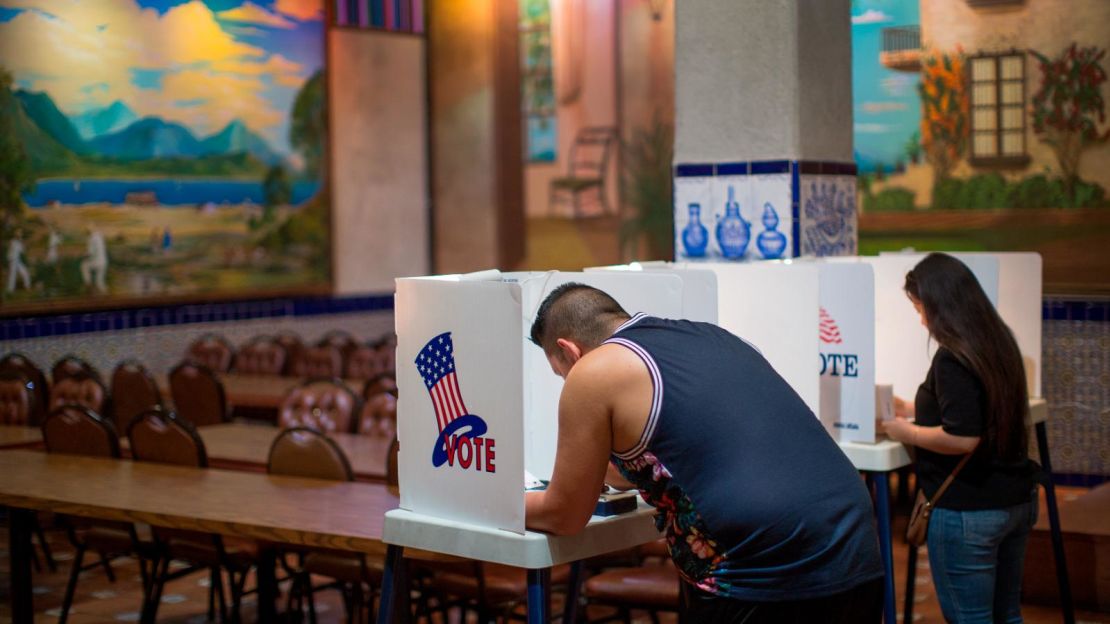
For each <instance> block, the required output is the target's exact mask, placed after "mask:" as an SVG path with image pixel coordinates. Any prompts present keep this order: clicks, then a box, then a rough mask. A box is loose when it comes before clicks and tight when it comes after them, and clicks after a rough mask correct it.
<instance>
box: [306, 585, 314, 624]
mask: <svg viewBox="0 0 1110 624" xmlns="http://www.w3.org/2000/svg"><path fill="white" fill-rule="evenodd" d="M304 591H305V597H306V598H307V599H308V622H309V624H316V592H315V591H313V589H312V575H311V574H309V573H308V572H305V573H304Z"/></svg>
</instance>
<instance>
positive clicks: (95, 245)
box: [81, 226, 108, 292]
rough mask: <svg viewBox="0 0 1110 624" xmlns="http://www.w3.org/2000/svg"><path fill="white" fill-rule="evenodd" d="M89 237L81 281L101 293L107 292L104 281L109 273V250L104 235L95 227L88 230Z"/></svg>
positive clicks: (82, 263) (82, 262)
mask: <svg viewBox="0 0 1110 624" xmlns="http://www.w3.org/2000/svg"><path fill="white" fill-rule="evenodd" d="M86 230H87V231H88V235H89V242H88V248H87V252H88V255H87V257H86V258H85V259H84V260H82V261H81V280H82V281H83V282H84V283H85V286H94V285H95V287H96V290H97V291H99V292H107V291H108V287H107V285H106V284H105V282H104V280H105V277H107V273H108V248H107V246H106V245H105V243H104V235H103V234H101V233H100V230H97V229H95V228H93V227H91V226H90V227H88V228H86Z"/></svg>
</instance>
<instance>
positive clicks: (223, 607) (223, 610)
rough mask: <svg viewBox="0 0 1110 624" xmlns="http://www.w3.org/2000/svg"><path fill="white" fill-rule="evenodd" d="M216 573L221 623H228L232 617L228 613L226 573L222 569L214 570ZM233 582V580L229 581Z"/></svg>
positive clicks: (217, 599)
mask: <svg viewBox="0 0 1110 624" xmlns="http://www.w3.org/2000/svg"><path fill="white" fill-rule="evenodd" d="M212 570H213V572H215V578H216V601H217V605H218V606H219V607H220V622H223V623H225V624H226V623H227V622H229V621H230V620H231V615H230V614H228V612H227V598H225V597H224V573H223V571H222V570H220V568H212ZM228 582H229V583H230V582H231V579H229V580H228Z"/></svg>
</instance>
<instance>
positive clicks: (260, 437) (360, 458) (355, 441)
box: [197, 423, 392, 481]
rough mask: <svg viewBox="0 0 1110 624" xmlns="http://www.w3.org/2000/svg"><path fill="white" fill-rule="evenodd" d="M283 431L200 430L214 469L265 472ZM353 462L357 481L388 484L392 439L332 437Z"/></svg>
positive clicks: (245, 428)
mask: <svg viewBox="0 0 1110 624" xmlns="http://www.w3.org/2000/svg"><path fill="white" fill-rule="evenodd" d="M280 431H281V430H280V429H278V428H276V427H269V426H266V425H247V424H241V423H227V424H222V425H209V426H207V427H200V428H198V429H197V432H198V433H199V434H200V437H201V439H203V440H204V447H205V450H206V451H207V453H208V463H209V465H210V466H212V467H213V468H228V469H233V470H234V469H238V470H243V469H247V470H265V468H266V463H267V460H268V458H269V455H270V445H271V444H273V441H274V438H275V437H277V435H278V433H279V432H280ZM328 437H330V438H331V439H332V440H335V443H336V444H337V445H338V446H339V448H341V449H343V453H344V454H346V456H347V459H348V460H349V461H350V462H351V468H352V469H353V470H354V473H355V478H357V479H359V480H361V481H384V480H385V467H386V456H387V455H388V453H389V444H390V442H392V440H391V439H389V438H385V437H382V436H370V435H355V434H351V433H332V434H328Z"/></svg>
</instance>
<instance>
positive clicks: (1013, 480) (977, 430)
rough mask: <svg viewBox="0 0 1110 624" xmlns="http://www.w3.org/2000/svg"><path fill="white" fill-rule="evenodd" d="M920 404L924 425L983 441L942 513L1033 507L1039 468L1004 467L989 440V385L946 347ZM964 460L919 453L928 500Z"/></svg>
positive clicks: (1017, 464) (1023, 462) (942, 503)
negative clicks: (987, 387)
mask: <svg viewBox="0 0 1110 624" xmlns="http://www.w3.org/2000/svg"><path fill="white" fill-rule="evenodd" d="M914 403H915V405H914V409H915V412H916V415H915V418H916V422H917V424H918V425H921V426H923V427H937V426H940V427H943V428H944V431H945V432H947V433H950V434H952V435H958V436H970V437H974V436H979V437H980V438H981V439H982V442H981V443H980V444H979V447H978V448H977V449H976V450H975V455H974V456H973V457H972V458H971V461H969V462H968V463H967V465H966V466H964V468H963V470H961V471H960V474H958V475H956V479H955V480H954V481H953V482H952V485H951V486H950V487H949V488H948V490H947V491H946V492H945V493H944V495H943V496H941V497H940V500H939V501H937V503H936V506H937V507H944V508H946V509H956V510H961V511H967V510H975V509H1001V508H1003V507H1010V506H1013V505H1018V504H1021V503H1026V502H1029V497H1030V493H1031V492H1032V490H1033V486H1034V484H1035V474H1036V464H1034V463H1033V462H1031V461H1029V460H1028V459H1022V460H1021V461H1019V462H1003V461H1000V460H998V459H997V458H996V457H995V456H994V453H993V451H992V450H991V449H990V448H989V446H990V445H989V444H988V443H987V439H986V410H987V396H986V391H985V390H984V388H983V383H982V382H981V381H980V380H979V377H978V376H977V375H976V374H975V373H973V372H971V370H970V369H968V368H967V367H966V366H964V365H963V364H962V363H961V362H960V361H959V360H958V359H956V356H955V354H953V353H952V352H951V351H949V350H948V349H945V348H944V347H941V348H940V349H938V350H937V353H936V355H935V356H934V357H933V363H932V365H931V366H930V367H929V374H928V375H927V376H926V377H925V383H923V384H921V387H920V388H918V389H917V398H916V400H915V402H914ZM962 458H963V455H944V454H941V453H935V452H933V451H930V450H927V449H924V448H921V447H918V449H917V481H918V484H920V486H921V488H922V489H923V490H924V491H925V495H926V496H928V497H929V498H930V499H931V498H932V497H933V494H935V493H936V491H937V490H938V489H939V488H940V485H941V483H943V482H944V480H945V479H947V478H948V475H949V474H951V473H952V470H953V469H954V468H955V467H956V464H958V463H960V460H961V459H962Z"/></svg>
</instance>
